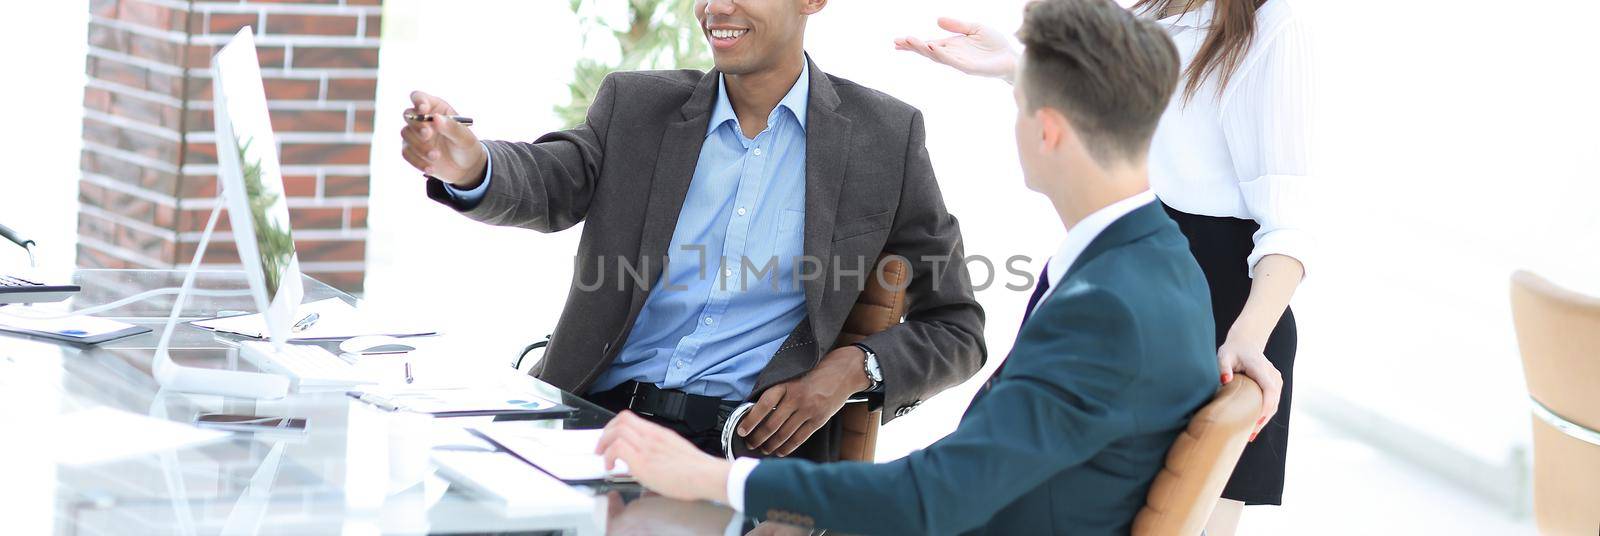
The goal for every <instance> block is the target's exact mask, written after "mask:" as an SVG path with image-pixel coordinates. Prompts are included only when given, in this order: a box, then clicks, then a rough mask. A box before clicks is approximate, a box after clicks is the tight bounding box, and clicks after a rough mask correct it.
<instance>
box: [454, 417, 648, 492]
mask: <svg viewBox="0 0 1600 536" xmlns="http://www.w3.org/2000/svg"><path fill="white" fill-rule="evenodd" d="M473 430H474V431H476V432H477V433H478V434H479V435H482V436H483V437H485V438H487V439H488V440H490V441H493V442H495V443H496V444H498V445H500V447H501V448H504V449H506V450H509V451H511V453H512V454H515V455H517V457H519V458H522V459H524V460H527V461H528V463H531V464H534V465H537V466H539V468H540V469H544V470H545V472H548V473H550V474H551V475H555V477H556V478H559V479H561V480H564V481H567V482H582V481H591V480H605V479H607V478H616V477H622V476H626V475H627V474H628V465H627V464H626V463H624V462H623V461H622V460H617V466H616V468H615V469H613V470H611V471H606V462H605V458H604V457H602V456H600V455H599V454H595V453H594V447H595V445H598V444H600V434H601V432H603V430H557V429H551V428H537V427H536V426H535V425H533V423H530V422H525V421H502V422H495V423H490V424H488V425H484V426H478V427H475V428H473Z"/></svg>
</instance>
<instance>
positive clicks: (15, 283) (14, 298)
mask: <svg viewBox="0 0 1600 536" xmlns="http://www.w3.org/2000/svg"><path fill="white" fill-rule="evenodd" d="M79 290H82V289H81V288H80V287H78V286H77V285H47V284H44V283H39V282H36V281H32V280H29V279H23V278H21V277H17V276H14V275H6V274H0V304H5V303H49V302H58V301H61V300H65V299H67V298H69V297H71V296H72V295H73V294H76V293H77V292H78V291H79Z"/></svg>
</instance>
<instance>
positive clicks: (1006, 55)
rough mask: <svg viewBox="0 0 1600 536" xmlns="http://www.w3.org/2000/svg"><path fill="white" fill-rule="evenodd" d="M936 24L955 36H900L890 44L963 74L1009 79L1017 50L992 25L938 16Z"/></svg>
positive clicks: (1014, 66) (1012, 72)
mask: <svg viewBox="0 0 1600 536" xmlns="http://www.w3.org/2000/svg"><path fill="white" fill-rule="evenodd" d="M939 27H940V28H944V29H945V30H948V31H951V32H955V33H956V34H957V35H952V36H950V37H945V38H942V39H935V40H932V41H923V40H921V39H918V38H915V37H901V38H899V39H895V40H894V46H895V48H896V49H898V50H909V51H911V52H916V53H918V54H921V55H922V56H923V57H926V58H928V59H930V60H933V61H935V62H938V63H942V64H945V65H949V66H951V67H954V68H955V69H956V70H958V71H961V72H963V73H967V74H970V75H974V76H983V77H988V78H1002V79H1005V80H1006V81H1007V82H1010V81H1011V79H1012V75H1013V74H1014V73H1015V72H1016V69H1017V52H1016V50H1013V49H1012V47H1011V39H1010V38H1008V37H1006V36H1005V35H1004V34H1002V33H1000V31H999V30H996V29H994V28H993V27H990V26H984V25H981V24H977V23H973V22H966V21H960V20H956V19H952V18H949V17H940V18H939Z"/></svg>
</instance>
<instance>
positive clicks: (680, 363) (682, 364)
mask: <svg viewBox="0 0 1600 536" xmlns="http://www.w3.org/2000/svg"><path fill="white" fill-rule="evenodd" d="M687 366H689V364H688V363H684V362H682V361H679V362H678V368H680V369H681V368H683V367H687Z"/></svg>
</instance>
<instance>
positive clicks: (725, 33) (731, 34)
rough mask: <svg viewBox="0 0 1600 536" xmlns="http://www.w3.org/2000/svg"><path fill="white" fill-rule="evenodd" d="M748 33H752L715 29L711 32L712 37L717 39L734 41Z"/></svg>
mask: <svg viewBox="0 0 1600 536" xmlns="http://www.w3.org/2000/svg"><path fill="white" fill-rule="evenodd" d="M748 31H750V30H716V29H714V30H711V37H715V38H717V39H733V38H735V37H739V36H741V35H744V33H745V32H748Z"/></svg>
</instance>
